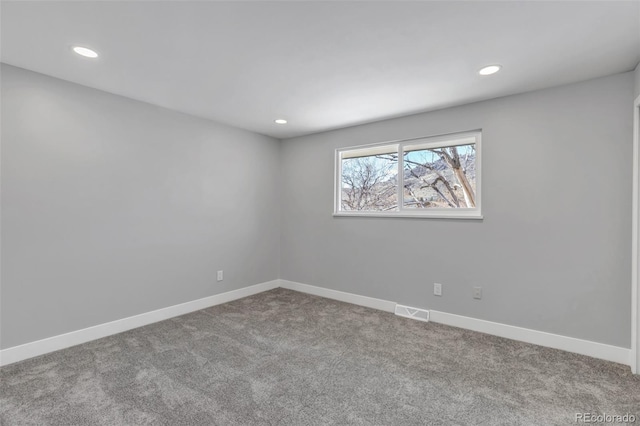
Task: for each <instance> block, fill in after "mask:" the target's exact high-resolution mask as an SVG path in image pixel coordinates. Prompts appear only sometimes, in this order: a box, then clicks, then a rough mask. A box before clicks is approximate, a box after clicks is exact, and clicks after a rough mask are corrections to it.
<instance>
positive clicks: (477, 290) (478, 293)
mask: <svg viewBox="0 0 640 426" xmlns="http://www.w3.org/2000/svg"><path fill="white" fill-rule="evenodd" d="M473 298H474V299H482V287H474V288H473Z"/></svg>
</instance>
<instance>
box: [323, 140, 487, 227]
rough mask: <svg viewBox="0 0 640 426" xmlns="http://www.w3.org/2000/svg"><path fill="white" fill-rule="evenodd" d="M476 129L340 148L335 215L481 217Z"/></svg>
mask: <svg viewBox="0 0 640 426" xmlns="http://www.w3.org/2000/svg"><path fill="white" fill-rule="evenodd" d="M480 139H481V134H480V132H479V131H477V132H469V133H459V134H454V135H446V136H436V137H428V138H419V139H410V140H405V141H400V142H388V143H383V144H376V145H368V146H360V147H353V148H343V149H338V150H337V151H336V187H335V211H334V214H335V215H336V216H385V217H386V216H390V217H445V218H467V219H480V218H482V215H481V212H480Z"/></svg>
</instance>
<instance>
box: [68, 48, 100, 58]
mask: <svg viewBox="0 0 640 426" xmlns="http://www.w3.org/2000/svg"><path fill="white" fill-rule="evenodd" d="M73 51H74V52H76V53H77V54H78V55H80V56H84V57H85V58H92V59H94V58H97V57H98V53H96V51H95V50H91V49H89V48H88V47H82V46H74V47H73Z"/></svg>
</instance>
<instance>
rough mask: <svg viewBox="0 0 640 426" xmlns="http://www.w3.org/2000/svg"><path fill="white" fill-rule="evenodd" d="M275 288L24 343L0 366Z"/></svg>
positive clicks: (0, 358)
mask: <svg viewBox="0 0 640 426" xmlns="http://www.w3.org/2000/svg"><path fill="white" fill-rule="evenodd" d="M279 284H280V281H279V280H273V281H268V282H264V283H260V284H256V285H252V286H249V287H244V288H241V289H238V290H233V291H229V292H226V293H220V294H216V295H213V296H209V297H204V298H202V299H198V300H193V301H191V302H186V303H181V304H179V305H173V306H169V307H167V308H162V309H158V310H155V311H151V312H146V313H144V314H140V315H134V316H132V317H128V318H123V319H120V320H116V321H111V322H108V323H105V324H99V325H96V326H93V327H88V328H84V329H82V330H77V331H72V332H70V333H65V334H60V335H58V336H53V337H49V338H46V339H42V340H36V341H35V342H30V343H26V344H24V345H19V346H14V347H11V348H7V349H3V350H0V366H3V365H8V364H13V363H14V362H18V361H22V360H25V359H28V358H33V357H35V356H38V355H44V354H46V353H49V352H53V351H57V350H60V349H65V348H68V347H71V346H75V345H79V344H81V343H86V342H89V341H91V340H96V339H100V338H102V337H107V336H111V335H112V334H117V333H122V332H123V331H127V330H131V329H134V328H138V327H142V326H144V325H148V324H152V323H154V322H158V321H163V320H166V319H169V318H173V317H177V316H179V315H184V314H188V313H190V312H194V311H199V310H200V309H205V308H208V307H210V306H215V305H220V304H222V303H227V302H231V301H232V300H236V299H242V298H243V297H247V296H251V295H253V294H257V293H261V292H263V291H267V290H271V289H274V288H277V287H278V286H279Z"/></svg>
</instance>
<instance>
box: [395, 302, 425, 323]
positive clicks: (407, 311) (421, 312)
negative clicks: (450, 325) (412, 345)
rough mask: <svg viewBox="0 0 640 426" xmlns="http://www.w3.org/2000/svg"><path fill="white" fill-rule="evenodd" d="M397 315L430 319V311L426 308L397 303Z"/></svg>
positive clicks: (420, 319) (422, 319)
mask: <svg viewBox="0 0 640 426" xmlns="http://www.w3.org/2000/svg"><path fill="white" fill-rule="evenodd" d="M396 315H399V316H401V317H405V318H411V319H415V320H418V321H424V322H428V321H429V311H427V310H426V309H420V308H412V307H411V306H404V305H396Z"/></svg>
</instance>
